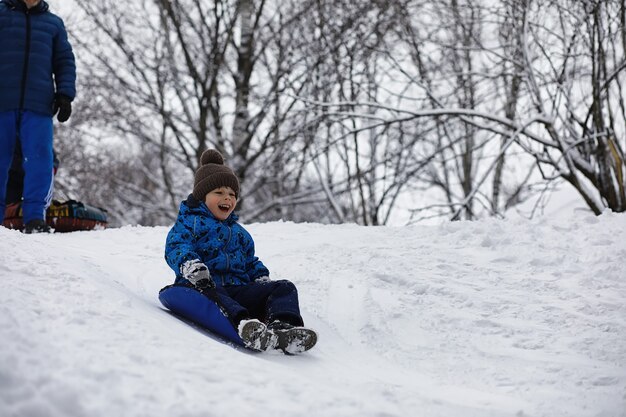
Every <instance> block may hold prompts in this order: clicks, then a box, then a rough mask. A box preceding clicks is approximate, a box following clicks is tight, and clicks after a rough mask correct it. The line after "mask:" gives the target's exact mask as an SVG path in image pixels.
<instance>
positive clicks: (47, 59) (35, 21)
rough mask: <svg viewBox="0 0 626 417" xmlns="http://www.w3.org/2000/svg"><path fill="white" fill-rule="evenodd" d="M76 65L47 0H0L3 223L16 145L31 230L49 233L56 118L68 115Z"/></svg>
mask: <svg viewBox="0 0 626 417" xmlns="http://www.w3.org/2000/svg"><path fill="white" fill-rule="evenodd" d="M75 84H76V64H75V62H74V54H73V52H72V47H71V45H70V43H69V41H68V39H67V32H66V30H65V26H64V24H63V21H62V20H61V18H59V17H58V16H56V15H54V14H52V13H50V11H49V7H48V4H47V3H46V2H45V1H43V0H0V223H1V222H2V220H3V218H4V210H5V198H6V186H7V180H8V173H9V168H10V167H11V160H12V158H13V154H14V149H15V146H16V143H19V144H20V146H21V151H22V158H23V159H22V167H23V169H24V173H25V176H24V201H23V205H22V213H23V220H24V224H25V229H24V231H25V232H26V233H35V232H47V231H49V230H50V229H49V228H48V226H46V221H45V216H46V208H47V206H48V205H49V204H50V201H51V199H52V188H53V155H52V117H53V116H54V115H55V114H57V119H58V120H59V122H65V121H67V120H68V119H69V117H70V115H71V112H72V105H71V103H72V100H73V99H74V97H75V95H76V86H75Z"/></svg>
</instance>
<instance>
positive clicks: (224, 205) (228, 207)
mask: <svg viewBox="0 0 626 417" xmlns="http://www.w3.org/2000/svg"><path fill="white" fill-rule="evenodd" d="M217 207H218V208H219V209H220V210H222V211H223V212H228V211H229V210H230V205H228V204H220V205H219V206H217Z"/></svg>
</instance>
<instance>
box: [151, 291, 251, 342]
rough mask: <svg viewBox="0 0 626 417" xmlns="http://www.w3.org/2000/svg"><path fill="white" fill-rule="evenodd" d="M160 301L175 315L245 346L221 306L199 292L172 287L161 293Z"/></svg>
mask: <svg viewBox="0 0 626 417" xmlns="http://www.w3.org/2000/svg"><path fill="white" fill-rule="evenodd" d="M159 300H160V301H161V304H163V305H164V306H165V307H166V308H167V309H169V310H170V311H172V312H173V313H174V314H176V315H179V316H181V317H184V318H186V319H188V320H191V321H192V322H194V323H196V324H199V325H200V326H202V327H204V328H205V329H207V330H210V331H211V332H213V333H215V334H217V335H219V336H221V337H223V338H225V339H226V340H228V341H231V342H233V343H236V344H238V345H240V346H244V344H243V340H241V338H240V337H239V334H237V331H236V330H235V328H234V327H233V325H232V324H231V323H230V321H228V318H226V316H225V315H224V313H222V310H221V309H220V308H219V306H218V305H217V304H216V303H215V302H214V301H212V300H210V299H209V298H208V297H207V296H205V295H203V294H202V293H200V292H199V291H197V290H195V289H193V288H189V287H185V286H180V285H170V286H167V287H165V288H163V289H162V290H161V291H160V292H159Z"/></svg>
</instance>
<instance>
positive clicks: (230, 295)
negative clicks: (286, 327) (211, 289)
mask: <svg viewBox="0 0 626 417" xmlns="http://www.w3.org/2000/svg"><path fill="white" fill-rule="evenodd" d="M216 290H217V300H218V304H220V306H221V307H222V308H223V309H224V310H226V313H227V315H228V318H229V320H230V321H231V322H232V323H233V324H235V325H236V324H237V323H239V321H241V320H243V319H251V318H255V319H259V320H261V321H265V322H267V323H271V322H272V321H274V320H281V321H284V322H286V323H289V324H293V325H294V326H302V325H304V322H303V321H302V316H301V315H300V307H299V303H298V290H297V289H296V286H295V285H294V284H293V283H292V282H291V281H287V280H279V281H269V282H251V283H250V284H247V285H231V286H225V287H220V286H218V287H217V288H216Z"/></svg>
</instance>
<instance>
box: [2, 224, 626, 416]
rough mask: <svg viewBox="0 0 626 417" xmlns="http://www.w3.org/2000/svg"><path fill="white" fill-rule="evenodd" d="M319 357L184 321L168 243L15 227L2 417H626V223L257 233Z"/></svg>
mask: <svg viewBox="0 0 626 417" xmlns="http://www.w3.org/2000/svg"><path fill="white" fill-rule="evenodd" d="M248 229H249V230H250V232H251V233H252V235H253V236H254V237H255V239H256V247H257V254H258V256H259V257H260V258H261V259H262V260H263V261H264V263H265V264H266V265H267V266H268V267H269V268H270V270H271V271H272V278H274V279H281V278H285V279H290V280H292V281H293V282H295V283H296V285H297V286H298V289H299V293H300V300H301V306H302V310H303V315H304V319H305V321H306V323H307V325H309V326H311V327H313V328H315V329H316V330H317V331H318V333H319V335H320V339H319V343H318V345H317V346H316V347H315V349H314V350H312V351H311V352H309V353H306V354H303V355H300V356H296V357H287V356H283V355H282V354H278V353H271V354H255V353H251V352H248V351H245V350H242V349H239V348H234V347H232V346H230V345H228V344H225V343H222V342H220V341H219V340H217V339H215V338H214V337H213V336H211V335H210V334H207V333H206V332H203V331H201V330H198V329H194V328H193V327H191V326H189V325H188V324H186V323H184V322H182V321H181V320H179V319H177V318H176V317H174V316H172V315H171V314H169V313H168V312H166V311H164V310H163V308H162V307H161V305H160V303H159V301H158V298H157V296H158V291H159V289H160V288H161V287H163V286H165V285H167V284H170V283H171V282H172V272H171V271H170V270H169V268H168V267H167V265H166V264H165V262H164V260H163V245H164V241H165V235H166V233H167V228H143V227H125V228H121V229H115V230H107V231H98V232H81V233H74V234H67V235H61V234H59V235H46V236H42V235H32V236H26V235H22V234H20V233H17V232H13V231H8V230H6V229H3V228H0V283H1V285H2V290H1V291H0V416H3V417H4V416H7V417H9V416H10V417H14V416H17V417H56V416H63V417H67V416H81V417H82V416H85V417H87V416H89V417H98V416H112V415H120V416H129V417H132V416H146V417H148V416H149V417H157V416H168V417H169V416H174V417H176V416H180V417H187V416H203V417H207V416H225V415H228V416H231V417H237V416H242V417H243V416H250V415H272V416H275V417H280V416H294V415H307V416H357V415H358V416H403V417H404V416H428V417H437V416H442V417H443V416H446V417H450V416H459V417H461V416H462V417H471V416H476V417H483V416H516V417H523V416H546V417H548V416H550V417H552V416H576V417H587V416H588V417H592V416H593V417H599V416H602V417H624V416H626V338H625V337H624V335H625V334H626V263H625V262H624V259H625V258H626V216H624V215H611V214H606V215H603V216H601V217H599V218H596V217H592V216H587V215H579V216H578V217H576V218H570V219H567V220H565V219H563V220H558V221H547V220H539V221H532V222H529V221H522V220H518V221H496V220H485V221H480V222H472V223H469V222H457V223H447V224H443V225H441V226H428V227H418V226H416V227H410V228H386V227H376V228H363V227H357V226H354V225H341V226H323V225H318V224H293V223H282V222H276V223H268V224H256V225H251V226H249V227H248Z"/></svg>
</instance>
